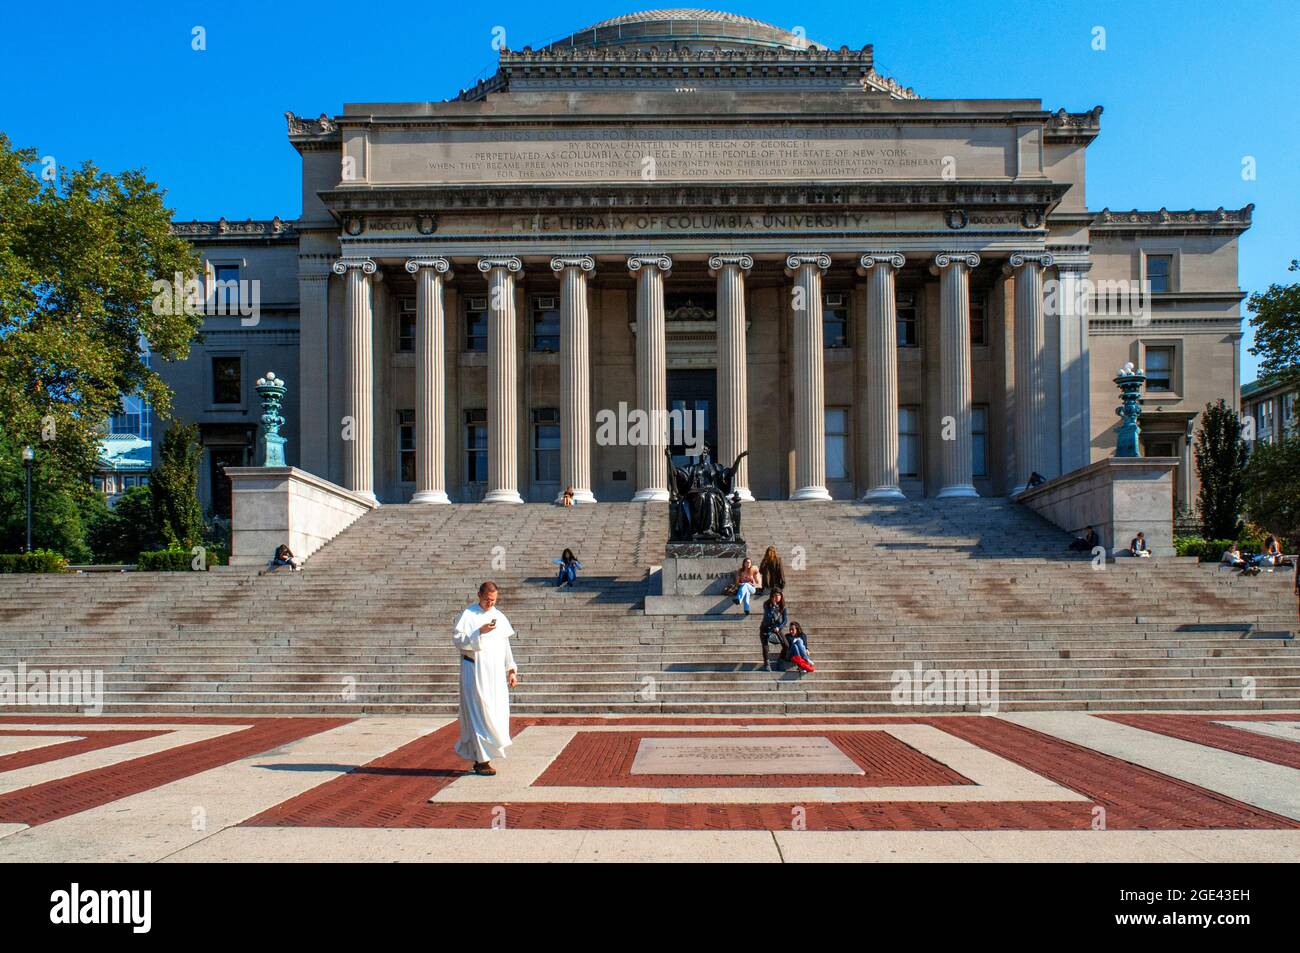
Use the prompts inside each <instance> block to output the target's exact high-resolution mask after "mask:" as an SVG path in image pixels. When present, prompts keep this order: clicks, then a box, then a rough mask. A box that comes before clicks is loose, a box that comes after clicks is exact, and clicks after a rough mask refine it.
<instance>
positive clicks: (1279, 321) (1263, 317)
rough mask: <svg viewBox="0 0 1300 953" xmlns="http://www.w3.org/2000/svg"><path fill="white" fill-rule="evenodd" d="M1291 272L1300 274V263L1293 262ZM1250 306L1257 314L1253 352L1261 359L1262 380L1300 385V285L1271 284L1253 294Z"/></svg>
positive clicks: (1254, 317)
mask: <svg viewBox="0 0 1300 953" xmlns="http://www.w3.org/2000/svg"><path fill="white" fill-rule="evenodd" d="M1288 271H1300V261H1292V262H1291V267H1290V268H1289V269H1288ZM1246 307H1247V308H1249V309H1250V311H1251V312H1253V314H1252V315H1251V318H1250V326H1251V327H1252V328H1254V330H1255V344H1254V346H1253V347H1251V348H1250V353H1251V354H1254V355H1255V356H1256V357H1258V358H1259V376H1260V379H1261V380H1269V381H1275V380H1276V381H1288V382H1291V383H1300V283H1295V282H1293V283H1292V284H1289V285H1279V284H1272V285H1269V286H1268V290H1267V291H1262V292H1258V291H1257V292H1255V293H1254V294H1252V295H1251V296H1250V300H1249V301H1248V302H1247V304H1246Z"/></svg>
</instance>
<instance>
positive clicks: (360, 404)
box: [333, 258, 378, 500]
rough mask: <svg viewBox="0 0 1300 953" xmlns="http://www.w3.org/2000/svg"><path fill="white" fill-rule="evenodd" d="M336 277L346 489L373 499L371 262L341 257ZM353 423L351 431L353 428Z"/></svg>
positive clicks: (373, 410)
mask: <svg viewBox="0 0 1300 953" xmlns="http://www.w3.org/2000/svg"><path fill="white" fill-rule="evenodd" d="M333 268H334V273H335V274H336V275H346V276H347V305H346V307H347V327H346V329H345V332H344V336H343V361H344V373H343V395H344V396H343V415H344V417H345V418H348V420H345V421H344V424H343V438H344V439H343V485H344V486H345V487H346V488H347V489H349V490H352V491H354V492H356V493H359V494H361V495H362V496H367V497H369V498H370V499H372V500H373V499H375V431H374V428H375V405H374V386H375V375H374V354H373V353H372V346H373V343H374V338H373V336H372V330H373V326H374V311H373V309H372V306H371V298H370V276H371V275H373V274H375V272H376V271H378V265H376V264H375V262H374V261H373V260H372V259H370V258H341V259H339V260H338V261H336V262H334V265H333ZM349 422H350V425H351V426H350V427H349ZM349 437H350V439H349Z"/></svg>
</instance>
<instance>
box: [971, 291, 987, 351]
mask: <svg viewBox="0 0 1300 953" xmlns="http://www.w3.org/2000/svg"><path fill="white" fill-rule="evenodd" d="M984 300H985V294H984V292H982V291H974V292H971V296H970V343H971V344H973V345H979V346H983V345H985V344H988V343H989V341H988V337H987V335H988V324H987V322H986V321H985V319H984Z"/></svg>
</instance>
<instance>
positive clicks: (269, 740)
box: [0, 715, 353, 825]
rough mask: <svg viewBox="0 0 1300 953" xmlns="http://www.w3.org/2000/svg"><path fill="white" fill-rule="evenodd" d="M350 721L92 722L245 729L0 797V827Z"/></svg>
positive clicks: (49, 719) (75, 808)
mask: <svg viewBox="0 0 1300 953" xmlns="http://www.w3.org/2000/svg"><path fill="white" fill-rule="evenodd" d="M87 720H88V719H87V718H77V717H71V716H58V715H16V716H10V717H5V718H0V725H7V724H78V725H80V724H85V723H86V721H87ZM352 720H353V719H351V718H257V717H254V718H226V717H215V718H206V717H203V716H184V717H175V716H171V715H139V716H112V717H97V718H95V719H94V721H95V723H96V724H106V725H108V724H117V725H123V724H186V725H248V726H249V727H247V728H245V729H244V730H243V731H235V732H231V733H230V734H227V735H222V736H221V737H219V738H208V739H205V740H203V741H195V742H191V743H190V744H186V745H181V746H179V747H176V748H171V749H169V750H167V751H159V752H157V753H155V754H149V755H143V756H141V757H139V758H132V759H131V760H129V761H122V762H119V763H118V764H113V765H109V766H107V767H103V768H95V769H92V770H90V771H83V772H81V773H79V774H73V775H69V776H68V777H64V778H59V779H57V780H54V781H46V782H44V783H41V784H33V785H31V786H29V787H25V788H19V789H18V790H16V791H10V792H8V793H5V794H0V822H3V823H11V824H12V823H17V824H28V825H36V824H45V823H47V822H49V821H53V820H57V819H59V818H61V817H68V816H69V815H72V814H77V813H80V812H81V811H86V810H89V809H91V808H94V807H99V806H100V805H103V804H108V803H111V802H113V801H117V800H120V799H121V798H124V797H130V796H131V795H133V794H139V793H140V792H141V791H148V790H149V789H151V788H155V787H158V786H159V785H162V784H170V783H171V782H172V781H178V780H180V779H181V778H186V777H189V776H191V775H194V774H198V773H199V772H201V771H208V770H210V769H212V768H216V767H220V766H221V765H223V764H229V763H230V762H232V761H237V760H239V759H240V758H246V757H249V756H250V755H254V754H257V753H259V752H262V751H267V750H269V749H271V748H278V747H280V746H281V745H286V744H288V743H290V742H291V741H298V740H299V739H301V738H306V737H308V736H310V735H314V734H317V733H318V732H322V731H328V730H330V729H332V728H337V727H339V726H341V725H346V724H348V723H349V722H351V721H352Z"/></svg>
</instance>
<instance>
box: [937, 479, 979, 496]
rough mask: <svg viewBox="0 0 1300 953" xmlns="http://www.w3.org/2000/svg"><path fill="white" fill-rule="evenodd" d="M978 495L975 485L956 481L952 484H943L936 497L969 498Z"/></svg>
mask: <svg viewBox="0 0 1300 953" xmlns="http://www.w3.org/2000/svg"><path fill="white" fill-rule="evenodd" d="M978 496H979V493H978V492H976V490H975V487H973V486H971V485H970V484H969V483H958V484H955V485H953V486H945V487H944V488H943V489H941V490H940V491H939V496H938V499H941V500H948V499H970V498H972V497H978Z"/></svg>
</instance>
